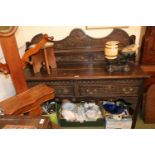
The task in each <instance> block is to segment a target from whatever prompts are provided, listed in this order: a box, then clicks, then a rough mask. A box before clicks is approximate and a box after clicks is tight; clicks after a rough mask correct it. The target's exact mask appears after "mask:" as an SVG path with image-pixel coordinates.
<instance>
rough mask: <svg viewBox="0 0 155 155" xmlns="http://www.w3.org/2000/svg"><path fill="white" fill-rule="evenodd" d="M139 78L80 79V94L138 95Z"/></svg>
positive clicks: (104, 95) (106, 95)
mask: <svg viewBox="0 0 155 155" xmlns="http://www.w3.org/2000/svg"><path fill="white" fill-rule="evenodd" d="M139 85H140V81H138V80H135V81H134V80H105V81H80V82H79V83H78V92H79V96H85V97H86V96H96V97H99V96H102V97H108V96H109V97H110V96H113V97H114V96H138V91H139Z"/></svg>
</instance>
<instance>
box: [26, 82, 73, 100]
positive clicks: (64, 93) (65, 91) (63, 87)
mask: <svg viewBox="0 0 155 155" xmlns="http://www.w3.org/2000/svg"><path fill="white" fill-rule="evenodd" d="M39 83H45V84H46V85H48V86H50V87H52V88H54V89H55V94H56V97H70V96H74V95H75V93H74V92H75V91H74V85H73V84H72V83H71V82H66V81H65V82H64V81H37V82H36V81H35V82H28V85H29V86H30V87H32V86H34V85H37V84H39Z"/></svg>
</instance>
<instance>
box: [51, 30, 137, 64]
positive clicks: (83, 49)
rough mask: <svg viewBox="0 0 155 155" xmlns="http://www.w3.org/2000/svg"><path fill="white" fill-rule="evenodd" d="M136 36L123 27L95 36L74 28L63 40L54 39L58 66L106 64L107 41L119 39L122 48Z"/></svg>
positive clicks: (132, 41)
mask: <svg viewBox="0 0 155 155" xmlns="http://www.w3.org/2000/svg"><path fill="white" fill-rule="evenodd" d="M134 39H135V36H131V37H129V35H128V34H127V33H126V32H125V31H124V30H121V29H113V31H112V32H111V33H110V34H109V35H108V36H106V37H103V38H93V37H90V36H88V35H87V34H85V33H84V31H83V30H81V29H73V30H72V31H71V32H70V34H69V36H67V37H66V38H64V39H63V40H59V41H54V51H55V56H56V61H57V66H58V67H65V66H69V67H70V66H83V65H84V66H87V67H92V66H102V65H105V64H106V61H105V58H104V52H103V51H104V46H105V43H106V42H107V41H112V40H117V41H119V42H120V44H119V46H120V48H122V47H125V46H127V45H129V44H132V43H134V41H135V40H134Z"/></svg>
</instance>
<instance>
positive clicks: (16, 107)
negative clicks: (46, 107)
mask: <svg viewBox="0 0 155 155" xmlns="http://www.w3.org/2000/svg"><path fill="white" fill-rule="evenodd" d="M54 97H55V92H54V89H53V88H51V87H48V86H46V85H45V84H39V85H37V86H34V87H32V88H30V89H28V90H27V91H24V92H23V93H20V94H18V95H16V96H13V97H11V98H9V99H6V100H4V101H2V102H0V108H1V109H2V110H3V112H4V113H5V114H6V115H20V114H23V113H26V112H30V111H32V110H34V109H36V108H37V107H40V106H41V105H42V104H43V103H44V102H46V101H48V100H50V99H53V98H54Z"/></svg>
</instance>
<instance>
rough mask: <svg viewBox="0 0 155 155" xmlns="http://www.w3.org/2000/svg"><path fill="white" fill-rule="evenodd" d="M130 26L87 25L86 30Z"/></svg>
mask: <svg viewBox="0 0 155 155" xmlns="http://www.w3.org/2000/svg"><path fill="white" fill-rule="evenodd" d="M113 28H129V26H86V30H98V29H113Z"/></svg>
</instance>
